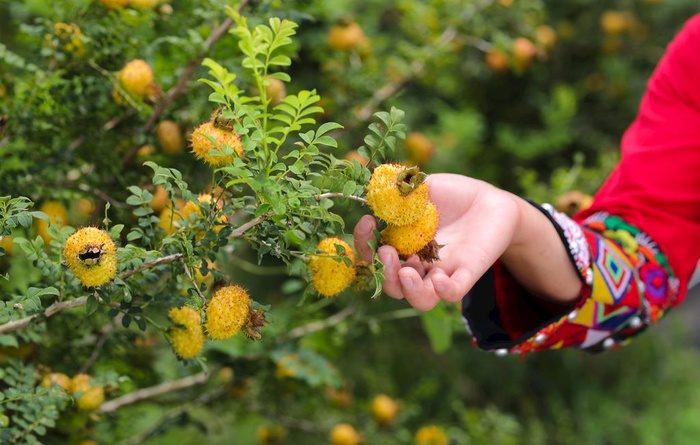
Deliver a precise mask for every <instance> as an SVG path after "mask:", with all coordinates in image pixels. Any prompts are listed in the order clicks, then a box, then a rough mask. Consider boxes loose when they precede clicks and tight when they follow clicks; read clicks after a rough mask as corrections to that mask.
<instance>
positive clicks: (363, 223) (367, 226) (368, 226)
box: [357, 217, 372, 235]
mask: <svg viewBox="0 0 700 445" xmlns="http://www.w3.org/2000/svg"><path fill="white" fill-rule="evenodd" d="M357 230H358V231H359V232H360V233H361V234H363V235H368V234H369V233H370V232H371V231H372V221H370V220H369V218H364V217H363V218H362V219H361V220H360V224H359V225H358V226H357Z"/></svg>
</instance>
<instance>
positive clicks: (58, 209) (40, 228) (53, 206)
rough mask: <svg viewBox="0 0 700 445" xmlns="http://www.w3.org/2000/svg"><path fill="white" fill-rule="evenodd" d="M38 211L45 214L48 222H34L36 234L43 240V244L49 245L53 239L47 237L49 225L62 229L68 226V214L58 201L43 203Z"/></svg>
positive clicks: (37, 220)
mask: <svg viewBox="0 0 700 445" xmlns="http://www.w3.org/2000/svg"><path fill="white" fill-rule="evenodd" d="M39 211H41V212H44V213H46V215H47V216H48V217H49V221H45V220H43V219H36V220H35V224H36V225H35V228H36V233H37V234H38V235H39V236H40V237H42V238H43V239H44V243H45V244H49V243H50V242H51V240H52V239H53V237H52V236H51V235H49V231H48V228H49V224H50V225H58V226H59V227H63V226H65V225H67V224H68V212H67V211H66V208H65V207H64V206H63V204H61V203H60V202H58V201H45V202H44V203H43V204H42V205H41V207H39Z"/></svg>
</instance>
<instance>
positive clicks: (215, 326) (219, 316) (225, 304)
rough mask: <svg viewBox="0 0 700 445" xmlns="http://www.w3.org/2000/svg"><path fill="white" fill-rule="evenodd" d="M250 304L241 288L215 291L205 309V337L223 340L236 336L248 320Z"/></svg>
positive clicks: (234, 287)
mask: <svg viewBox="0 0 700 445" xmlns="http://www.w3.org/2000/svg"><path fill="white" fill-rule="evenodd" d="M252 304H253V303H252V300H251V299H250V295H248V292H247V291H246V290H245V289H244V288H243V287H241V286H237V285H228V286H223V287H220V288H219V289H217V290H216V292H214V295H213V296H212V298H211V300H210V301H209V303H207V305H206V307H205V313H206V317H207V321H206V323H205V328H206V333H207V336H208V337H209V338H213V339H215V340H223V339H226V338H230V337H233V336H234V335H236V334H237V333H238V332H240V330H241V329H243V327H244V326H246V324H247V323H248V321H249V320H250V317H251V307H252Z"/></svg>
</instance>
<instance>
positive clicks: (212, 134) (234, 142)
mask: <svg viewBox="0 0 700 445" xmlns="http://www.w3.org/2000/svg"><path fill="white" fill-rule="evenodd" d="M210 138H211V139H210ZM212 139H213V140H214V141H216V143H215V144H214V143H212ZM190 145H191V147H192V152H193V153H194V154H195V156H197V158H199V159H202V160H204V162H206V163H207V164H209V165H211V166H214V167H217V166H220V165H226V164H230V163H232V162H233V158H234V157H236V156H243V143H242V142H241V137H240V135H239V134H238V133H236V132H235V131H233V129H227V128H222V127H220V126H218V125H215V123H214V122H213V121H208V122H204V123H203V124H201V125H199V126H198V127H197V128H195V129H194V131H192V135H191V136H190ZM224 146H228V147H231V149H233V153H232V154H228V155H222V156H214V155H212V154H210V153H209V151H210V150H218V151H220V152H222V153H223V152H224Z"/></svg>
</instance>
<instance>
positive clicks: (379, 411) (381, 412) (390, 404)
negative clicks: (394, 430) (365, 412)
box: [371, 394, 399, 425]
mask: <svg viewBox="0 0 700 445" xmlns="http://www.w3.org/2000/svg"><path fill="white" fill-rule="evenodd" d="M371 409H372V416H373V417H374V420H375V421H376V422H377V423H378V424H380V425H387V424H389V423H391V422H393V421H394V419H396V416H397V415H398V414H399V404H398V403H396V400H394V399H392V398H391V397H389V396H387V395H386V394H379V395H377V396H376V397H374V399H372V404H371Z"/></svg>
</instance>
